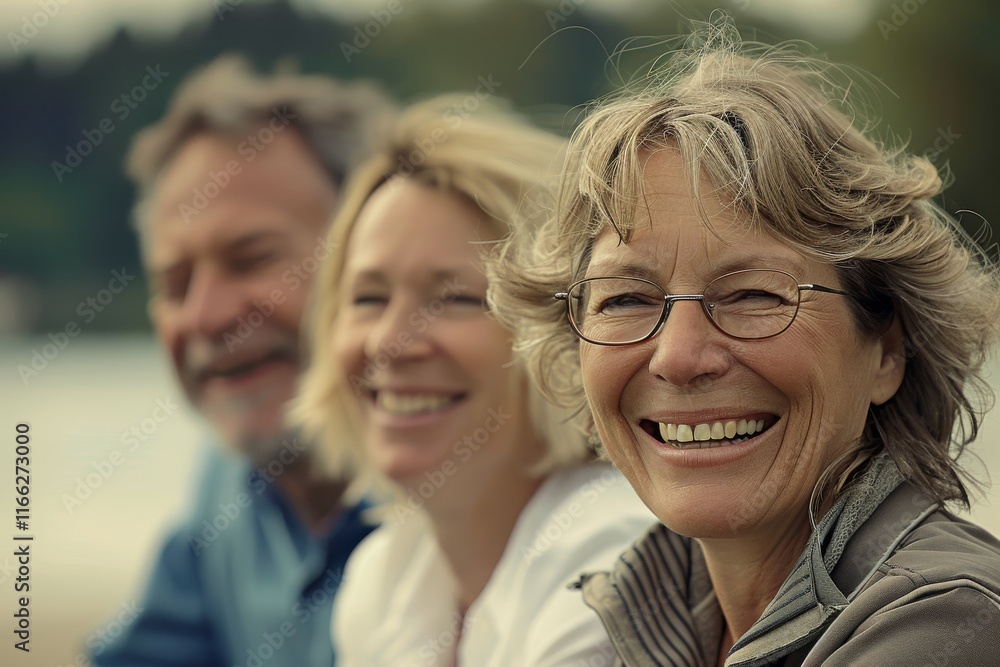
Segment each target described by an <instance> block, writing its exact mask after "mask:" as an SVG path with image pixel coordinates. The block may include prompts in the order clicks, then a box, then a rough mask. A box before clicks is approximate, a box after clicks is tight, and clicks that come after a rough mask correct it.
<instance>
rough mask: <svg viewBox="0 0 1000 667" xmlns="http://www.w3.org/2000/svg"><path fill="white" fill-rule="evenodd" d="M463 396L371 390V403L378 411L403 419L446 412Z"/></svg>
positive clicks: (462, 394)
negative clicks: (402, 417)
mask: <svg viewBox="0 0 1000 667" xmlns="http://www.w3.org/2000/svg"><path fill="white" fill-rule="evenodd" d="M465 396H466V394H464V393H457V394H443V393H427V392H396V391H389V390H373V391H372V392H371V397H372V401H373V402H374V404H375V407H377V408H378V409H379V410H381V411H382V412H385V413H387V414H391V415H398V416H405V417H411V416H415V415H427V414H432V413H435V412H441V411H443V410H447V409H448V408H450V407H451V406H452V405H455V404H456V403H458V402H460V401H461V400H463V399H464V398H465Z"/></svg>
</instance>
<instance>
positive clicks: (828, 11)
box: [0, 0, 877, 62]
mask: <svg viewBox="0 0 1000 667" xmlns="http://www.w3.org/2000/svg"><path fill="white" fill-rule="evenodd" d="M266 1H267V0H169V1H166V0H164V1H155V0H0V34H2V35H3V44H2V45H0V61H7V62H9V61H11V60H14V59H17V58H20V57H23V56H24V55H25V54H26V53H38V54H40V55H41V56H42V57H43V58H45V59H46V60H50V59H51V60H55V61H62V62H66V60H72V59H75V58H77V57H79V56H81V55H82V54H85V53H86V52H87V51H89V50H90V49H92V48H93V47H94V46H96V45H97V44H99V43H101V42H102V41H104V40H106V39H108V38H109V37H110V36H111V35H113V34H114V32H115V30H116V29H117V28H118V27H119V26H121V25H126V26H128V27H129V29H130V30H132V31H133V32H134V34H136V35H137V36H138V37H140V38H141V37H143V36H147V35H148V36H151V37H152V36H155V37H159V38H161V39H162V38H169V37H170V36H171V35H174V34H176V33H177V31H179V30H180V29H181V28H182V27H183V26H184V25H185V24H186V23H187V22H188V21H190V20H191V19H193V18H195V17H200V18H202V19H203V20H212V17H213V15H214V14H215V7H216V6H217V5H218V4H219V3H223V2H225V3H228V4H231V5H232V6H233V7H234V9H237V10H238V8H239V7H238V6H239V5H240V4H243V3H252V2H266ZM417 1H419V2H422V3H423V2H437V3H439V4H440V3H451V4H475V3H477V2H481V1H482V0H404V3H405V2H417ZM564 1H565V2H573V1H574V0H564ZM575 1H576V3H577V4H584V3H586V6H587V7H590V8H593V9H594V10H600V11H609V12H622V11H629V9H630V8H632V7H634V6H636V5H644V4H650V3H653V4H660V5H662V3H664V2H665V1H666V0H575ZM292 2H293V4H294V5H296V6H298V7H302V8H308V9H311V10H320V11H323V12H328V13H331V14H334V15H336V16H338V17H340V18H343V19H346V20H349V21H350V20H360V19H362V18H364V17H365V16H366V15H367V13H368V12H369V11H370V10H372V9H379V8H384V7H385V6H386V3H387V2H388V0H292ZM876 2H877V0H721V1H720V2H719V7H722V8H726V9H728V10H730V11H731V12H732V14H733V15H734V16H735V17H736V18H737V21H738V20H739V17H740V15H741V14H744V13H745V14H747V15H748V16H764V17H767V18H769V19H772V20H778V21H782V22H785V23H788V24H791V25H792V26H794V27H795V28H796V29H800V30H802V31H803V37H806V38H808V37H812V36H817V35H825V36H828V37H832V38H842V39H846V38H850V37H851V36H853V35H855V34H857V33H858V32H860V31H862V30H864V29H865V28H866V27H867V26H869V25H870V24H871V22H872V21H874V20H876V18H877V17H875V15H874V13H875V5H876ZM552 4H554V3H551V2H550V3H545V6H552ZM45 7H49V13H52V12H55V8H58V11H57V12H55V13H54V14H53V15H52V16H51V17H49V16H46V15H45V12H44V8H45ZM22 38H24V39H22Z"/></svg>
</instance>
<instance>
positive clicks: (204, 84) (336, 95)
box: [126, 55, 394, 238]
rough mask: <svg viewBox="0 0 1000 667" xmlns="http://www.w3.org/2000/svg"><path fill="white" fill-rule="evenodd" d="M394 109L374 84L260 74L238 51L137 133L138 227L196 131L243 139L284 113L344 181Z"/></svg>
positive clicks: (131, 160) (183, 88)
mask: <svg viewBox="0 0 1000 667" xmlns="http://www.w3.org/2000/svg"><path fill="white" fill-rule="evenodd" d="M393 112H394V108H393V105H392V104H391V103H390V101H389V99H388V97H387V96H386V95H385V93H383V92H382V90H381V88H380V87H378V86H377V85H375V84H374V83H372V82H367V81H361V82H351V83H347V82H341V81H336V80H334V79H331V78H329V77H326V76H320V75H304V74H295V73H291V72H286V71H276V72H275V73H274V74H271V75H260V74H257V73H255V72H254V71H253V69H252V68H251V67H250V65H249V63H247V61H246V60H245V59H244V58H242V57H240V56H236V55H224V56H221V57H219V58H217V59H216V60H214V61H213V62H211V63H210V64H208V65H207V66H205V67H204V68H202V69H200V70H198V71H196V72H195V73H194V74H192V75H191V76H190V77H188V78H187V79H186V80H185V81H184V82H183V83H182V84H181V85H180V88H179V89H178V91H177V92H176V94H175V95H174V97H173V100H172V101H171V103H170V106H169V108H168V110H167V113H166V115H165V116H164V117H163V118H162V119H161V120H160V121H158V122H157V123H155V124H153V125H150V126H149V127H146V128H145V129H143V130H141V131H140V132H139V133H138V134H137V135H136V136H135V138H134V139H133V141H132V145H131V147H130V148H129V152H128V156H127V157H126V173H127V174H128V176H129V178H131V180H132V181H133V183H134V184H135V186H136V188H137V189H138V198H137V203H136V206H135V209H134V211H133V225H134V226H135V228H136V231H137V232H138V233H139V235H140V238H141V237H142V235H143V233H144V228H145V226H146V221H145V220H144V218H145V211H144V209H145V207H146V204H147V202H148V199H149V196H150V194H151V193H152V192H153V190H154V189H155V187H156V182H157V179H158V177H159V176H160V174H161V173H162V172H163V170H164V168H165V167H166V166H167V164H168V163H169V162H170V160H171V158H172V157H173V156H174V155H175V154H176V153H177V151H178V150H179V149H180V148H181V146H183V145H184V143H185V142H186V141H187V140H189V139H190V138H191V137H193V136H195V135H197V134H201V133H212V134H219V135H223V136H227V137H233V138H237V137H245V136H246V135H247V134H248V133H251V132H253V133H255V132H257V131H258V130H259V129H260V128H261V127H263V126H266V125H267V123H268V121H269V120H270V119H272V118H274V117H275V116H276V115H277V114H281V117H282V119H283V121H287V122H288V124H289V125H290V126H291V127H293V128H294V129H296V130H297V131H298V132H299V133H300V134H301V135H302V137H303V139H305V142H306V144H307V145H308V146H309V147H310V148H311V149H312V151H313V152H314V153H315V155H316V157H317V158H318V160H319V162H320V163H321V164H322V165H323V167H324V169H325V170H326V173H327V175H328V176H329V177H330V181H331V182H332V183H333V184H334V185H336V186H337V187H339V186H340V185H341V184H342V183H343V181H344V179H345V177H346V176H347V173H348V171H349V169H350V168H351V166H352V165H353V164H354V163H355V162H356V161H358V160H360V159H362V158H363V157H364V156H365V154H366V153H367V152H368V151H369V150H370V147H371V146H372V144H373V143H375V142H376V141H378V140H379V138H380V137H381V135H382V134H383V133H384V132H385V130H386V128H387V125H388V123H389V122H390V120H391V118H392V116H393Z"/></svg>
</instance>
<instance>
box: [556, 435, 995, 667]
mask: <svg viewBox="0 0 1000 667" xmlns="http://www.w3.org/2000/svg"><path fill="white" fill-rule="evenodd" d="M575 585H576V586H577V587H579V588H582V589H583V595H584V600H585V601H586V603H587V604H588V605H589V606H590V607H591V608H593V609H594V610H595V611H596V612H597V613H598V614H599V615H600V617H601V619H602V620H603V621H604V625H605V627H606V628H607V630H608V634H609V636H610V637H611V641H612V643H613V645H614V646H615V650H616V651H617V657H616V658H615V662H614V664H615V665H618V666H624V667H653V666H660V665H677V666H683V667H714V666H715V665H716V664H717V661H718V650H719V645H720V641H721V638H722V630H723V621H722V615H721V612H720V610H719V606H718V603H717V602H716V599H715V594H714V592H713V590H712V585H711V581H710V580H709V577H708V571H707V569H706V567H705V561H704V557H703V555H702V553H701V550H700V548H699V547H698V545H697V543H695V542H694V541H692V540H689V539H687V538H684V537H681V536H679V535H676V534H675V533H672V532H670V531H669V530H667V529H666V528H664V527H663V526H657V527H655V528H654V529H652V530H651V531H650V532H649V533H648V534H647V535H646V536H645V537H644V538H642V539H641V540H639V541H638V542H637V543H636V544H635V545H633V546H632V547H631V548H630V549H629V550H628V551H626V552H625V553H624V554H622V555H621V556H620V558H619V560H618V562H617V563H616V565H615V567H614V569H613V570H612V571H611V572H605V573H597V574H587V575H584V576H583V577H581V579H580V581H579V582H578V583H577V584H575ZM725 664H726V665H727V667H751V666H759V665H782V666H784V667H791V666H800V665H801V666H803V667H815V666H816V665H824V666H825V667H834V666H836V667H840V666H844V667H846V666H848V665H850V666H852V667H856V666H861V667H883V666H895V665H898V666H900V667H903V666H905V667H924V666H925V665H926V666H927V667H945V666H946V665H953V666H959V667H985V666H989V665H1000V542H998V541H997V540H996V538H994V537H993V536H992V535H990V534H989V533H987V532H986V531H984V530H983V529H981V528H979V527H978V526H975V525H973V524H971V523H969V522H966V521H963V520H961V519H958V518H956V517H955V516H953V515H951V514H949V513H948V512H946V511H944V510H942V509H941V508H940V507H939V506H938V505H937V504H936V503H935V502H934V501H933V500H931V499H930V498H928V497H927V496H925V495H924V494H922V493H921V492H920V491H918V490H917V489H916V488H915V487H913V486H912V485H911V484H909V483H908V482H905V481H903V479H902V476H901V475H900V473H899V471H898V469H897V468H896V466H895V464H893V463H892V461H891V460H890V459H889V458H888V457H887V456H884V455H883V456H879V457H877V458H876V459H875V460H874V461H873V462H872V465H871V466H870V467H869V469H868V471H867V472H866V473H865V474H864V476H863V477H862V479H861V480H859V482H858V483H857V484H856V485H854V486H853V487H852V488H851V489H850V490H849V491H848V492H846V493H845V494H844V495H843V496H842V497H841V498H840V499H838V501H837V502H836V503H835V504H834V506H833V507H832V508H831V510H830V511H829V512H827V514H826V515H825V516H824V517H823V519H822V521H821V522H820V524H819V525H818V526H817V528H816V530H815V531H814V532H813V534H812V535H811V537H810V539H809V542H808V543H807V545H806V548H805V550H804V551H803V553H802V555H801V556H800V558H799V561H798V562H797V563H796V565H795V566H794V567H793V569H792V572H791V574H789V575H788V578H787V579H786V580H785V582H784V584H782V586H781V588H780V589H779V591H778V594H777V595H776V596H775V598H774V599H773V600H772V601H771V603H770V604H769V605H768V607H767V609H765V610H764V613H763V615H762V616H761V617H760V619H758V621H757V622H756V623H755V624H754V625H753V626H752V627H751V628H750V630H749V631H748V632H747V633H746V634H745V635H743V636H742V637H740V639H739V640H738V641H737V642H736V644H735V645H734V646H733V648H732V650H731V651H730V652H729V655H728V656H727V658H726V663H725Z"/></svg>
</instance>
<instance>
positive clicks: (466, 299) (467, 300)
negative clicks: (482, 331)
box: [454, 294, 486, 308]
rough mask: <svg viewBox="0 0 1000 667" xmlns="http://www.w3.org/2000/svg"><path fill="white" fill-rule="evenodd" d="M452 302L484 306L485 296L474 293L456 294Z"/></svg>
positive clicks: (478, 306)
mask: <svg viewBox="0 0 1000 667" xmlns="http://www.w3.org/2000/svg"><path fill="white" fill-rule="evenodd" d="M454 303H456V304H459V305H463V306H475V307H477V308H485V307H486V297H484V296H479V295H476V294H457V295H456V296H455V300H454Z"/></svg>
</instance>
